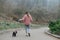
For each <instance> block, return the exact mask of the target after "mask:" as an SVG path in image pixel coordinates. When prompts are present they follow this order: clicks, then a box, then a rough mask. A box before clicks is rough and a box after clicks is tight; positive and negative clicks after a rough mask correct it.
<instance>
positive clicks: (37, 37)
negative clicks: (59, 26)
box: [0, 27, 60, 40]
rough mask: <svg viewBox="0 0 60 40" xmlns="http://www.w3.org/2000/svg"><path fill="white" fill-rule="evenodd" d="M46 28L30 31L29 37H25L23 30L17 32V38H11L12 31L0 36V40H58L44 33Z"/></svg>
mask: <svg viewBox="0 0 60 40" xmlns="http://www.w3.org/2000/svg"><path fill="white" fill-rule="evenodd" d="M47 29H48V28H47V27H43V28H39V29H31V37H26V36H25V31H24V29H22V30H17V31H18V33H17V36H16V37H12V36H11V35H12V31H11V32H7V33H3V34H0V40H60V39H57V38H55V37H52V36H50V35H47V34H45V33H44V31H45V30H47Z"/></svg>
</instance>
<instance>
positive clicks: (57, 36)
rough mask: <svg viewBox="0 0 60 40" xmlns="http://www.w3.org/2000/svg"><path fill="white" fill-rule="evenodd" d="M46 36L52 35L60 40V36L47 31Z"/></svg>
mask: <svg viewBox="0 0 60 40" xmlns="http://www.w3.org/2000/svg"><path fill="white" fill-rule="evenodd" d="M45 34H48V35H51V36H53V37H55V38H59V39H60V36H59V35H55V34H52V33H50V31H49V30H46V31H45Z"/></svg>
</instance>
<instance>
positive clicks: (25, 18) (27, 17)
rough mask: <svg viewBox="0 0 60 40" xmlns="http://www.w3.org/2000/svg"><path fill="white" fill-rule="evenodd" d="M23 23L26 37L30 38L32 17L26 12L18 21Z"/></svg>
mask: <svg viewBox="0 0 60 40" xmlns="http://www.w3.org/2000/svg"><path fill="white" fill-rule="evenodd" d="M21 20H22V21H23V23H24V24H25V28H26V34H27V35H26V36H30V26H29V25H30V23H31V22H32V16H31V15H30V14H29V13H28V12H26V13H25V15H24V16H23V18H22V19H20V21H21Z"/></svg>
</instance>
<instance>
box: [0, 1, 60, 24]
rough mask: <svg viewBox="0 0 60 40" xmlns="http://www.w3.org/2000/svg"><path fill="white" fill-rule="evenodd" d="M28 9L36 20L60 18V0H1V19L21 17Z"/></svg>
mask: <svg viewBox="0 0 60 40" xmlns="http://www.w3.org/2000/svg"><path fill="white" fill-rule="evenodd" d="M26 11H28V12H30V13H31V15H32V16H33V20H34V22H36V21H37V22H38V23H48V21H50V20H56V19H60V0H0V20H3V19H4V20H12V18H13V17H17V18H21V17H22V16H23V14H24V13H25V12H26Z"/></svg>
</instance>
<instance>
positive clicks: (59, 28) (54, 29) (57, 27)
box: [49, 20, 60, 35]
mask: <svg viewBox="0 0 60 40" xmlns="http://www.w3.org/2000/svg"><path fill="white" fill-rule="evenodd" d="M49 29H50V31H51V33H53V34H58V35H60V20H56V21H50V22H49Z"/></svg>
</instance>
